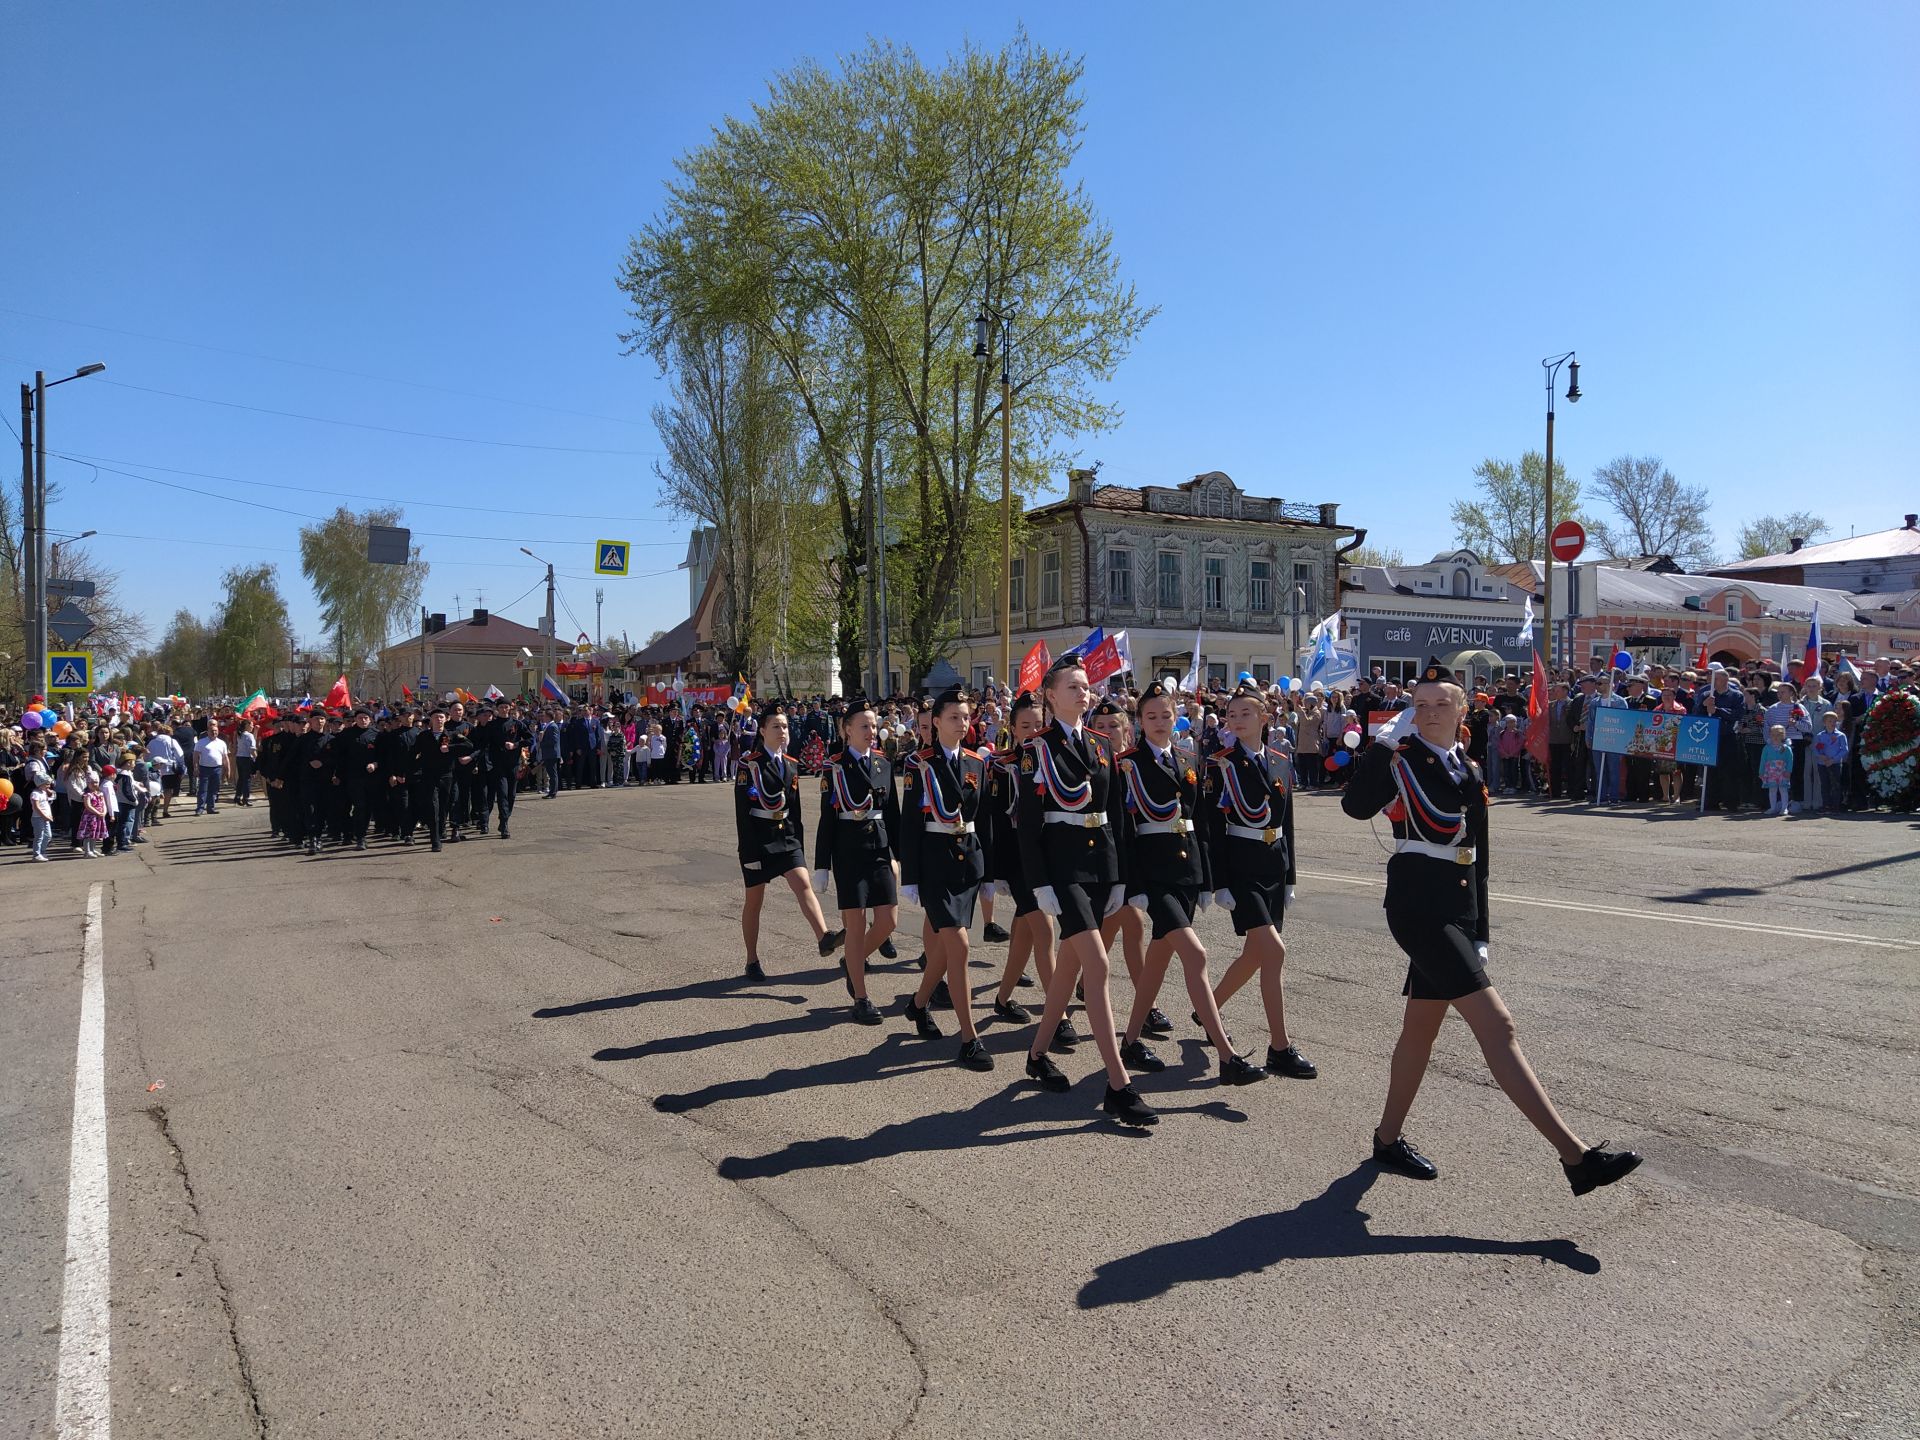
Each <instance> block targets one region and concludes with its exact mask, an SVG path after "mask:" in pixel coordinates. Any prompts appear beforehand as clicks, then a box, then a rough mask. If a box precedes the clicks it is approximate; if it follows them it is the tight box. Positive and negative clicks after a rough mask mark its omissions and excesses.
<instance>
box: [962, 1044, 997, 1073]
mask: <svg viewBox="0 0 1920 1440" xmlns="http://www.w3.org/2000/svg"><path fill="white" fill-rule="evenodd" d="M959 1061H960V1063H961V1064H962V1065H964V1066H966V1067H967V1069H969V1070H991V1069H993V1056H991V1055H989V1054H988V1053H987V1047H986V1046H984V1045H982V1044H981V1043H980V1042H979V1040H977V1039H975V1040H964V1041H962V1042H961V1044H960V1055H959Z"/></svg>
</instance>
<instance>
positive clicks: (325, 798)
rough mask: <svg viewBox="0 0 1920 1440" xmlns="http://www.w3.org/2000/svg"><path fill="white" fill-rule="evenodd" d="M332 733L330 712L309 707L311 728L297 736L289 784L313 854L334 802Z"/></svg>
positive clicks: (302, 831)
mask: <svg viewBox="0 0 1920 1440" xmlns="http://www.w3.org/2000/svg"><path fill="white" fill-rule="evenodd" d="M331 744H332V737H331V736H329V735H328V734H327V712H326V711H324V710H322V709H321V708H320V707H319V706H318V705H315V706H314V707H313V708H312V709H310V710H308V711H307V728H306V729H305V730H303V731H301V732H300V733H299V734H298V735H296V736H295V737H294V740H293V747H292V751H291V757H292V758H291V763H290V764H289V765H288V767H287V768H288V770H289V771H290V772H291V775H290V778H289V779H288V782H287V783H288V787H289V788H290V789H292V791H293V792H294V804H295V805H296V806H298V807H299V821H298V824H299V834H300V836H301V837H302V838H303V839H304V840H305V842H306V850H307V854H309V855H318V854H319V853H320V839H321V837H322V836H323V835H325V834H326V833H327V824H328V819H329V812H330V811H331V809H332V805H333V792H334V788H335V787H334V784H333V782H334V779H335V776H334V771H333V758H332V755H331V753H330V751H329V749H328V747H329V746H330V745H331Z"/></svg>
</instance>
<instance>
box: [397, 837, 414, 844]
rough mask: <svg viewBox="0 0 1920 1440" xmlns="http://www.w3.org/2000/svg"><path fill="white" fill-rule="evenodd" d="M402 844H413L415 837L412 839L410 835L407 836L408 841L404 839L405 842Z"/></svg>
mask: <svg viewBox="0 0 1920 1440" xmlns="http://www.w3.org/2000/svg"><path fill="white" fill-rule="evenodd" d="M400 843H401V844H402V845H411V844H412V843H413V837H412V836H411V835H409V836H407V838H406V839H404V840H402V841H401V842H400Z"/></svg>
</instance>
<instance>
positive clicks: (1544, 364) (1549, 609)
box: [1540, 350, 1580, 666]
mask: <svg viewBox="0 0 1920 1440" xmlns="http://www.w3.org/2000/svg"><path fill="white" fill-rule="evenodd" d="M1562 365H1564V366H1566V367H1567V403H1568V404H1569V405H1572V404H1575V403H1577V402H1578V401H1579V399H1580V362H1579V361H1578V360H1576V359H1575V358H1574V352H1573V351H1571V350H1569V351H1567V353H1566V354H1564V355H1553V356H1549V357H1548V358H1547V359H1545V360H1542V361H1541V362H1540V367H1541V368H1542V369H1543V370H1545V371H1546V372H1547V474H1546V481H1545V497H1544V499H1545V509H1546V519H1545V526H1546V534H1545V535H1544V536H1543V537H1542V538H1543V541H1544V544H1543V545H1542V549H1543V550H1544V551H1545V552H1546V567H1545V569H1544V571H1543V572H1542V575H1543V579H1542V581H1541V585H1540V627H1541V629H1543V630H1545V631H1546V632H1547V664H1548V665H1549V666H1552V665H1556V664H1558V663H1559V661H1558V659H1557V658H1556V656H1555V654H1554V650H1555V646H1554V639H1555V636H1554V630H1553V386H1554V382H1555V380H1556V379H1557V378H1558V377H1559V374H1560V367H1561V366H1562Z"/></svg>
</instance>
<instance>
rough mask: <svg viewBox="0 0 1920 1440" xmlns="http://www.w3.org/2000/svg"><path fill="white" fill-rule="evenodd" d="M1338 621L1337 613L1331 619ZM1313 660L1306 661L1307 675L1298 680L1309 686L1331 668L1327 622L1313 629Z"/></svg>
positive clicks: (1330, 632) (1330, 647) (1329, 637)
mask: <svg viewBox="0 0 1920 1440" xmlns="http://www.w3.org/2000/svg"><path fill="white" fill-rule="evenodd" d="M1332 618H1333V619H1335V620H1337V619H1339V612H1338V611H1335V612H1334V615H1333V617H1332ZM1313 637H1314V640H1313V658H1312V659H1310V660H1308V661H1307V673H1306V674H1305V675H1303V676H1301V677H1300V678H1301V679H1302V680H1304V681H1306V683H1307V684H1309V685H1311V684H1312V683H1313V682H1314V681H1316V680H1320V679H1322V678H1323V677H1324V676H1325V674H1326V672H1327V671H1328V670H1330V669H1331V668H1332V667H1333V630H1332V628H1331V626H1330V624H1329V623H1328V622H1327V621H1322V622H1321V623H1320V624H1318V625H1316V626H1314V627H1313Z"/></svg>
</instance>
